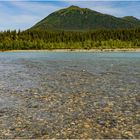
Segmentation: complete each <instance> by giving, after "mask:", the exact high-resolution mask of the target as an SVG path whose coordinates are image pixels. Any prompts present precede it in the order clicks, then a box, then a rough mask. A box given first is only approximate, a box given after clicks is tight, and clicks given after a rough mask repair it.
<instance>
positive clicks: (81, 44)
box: [0, 28, 140, 51]
mask: <svg viewBox="0 0 140 140" xmlns="http://www.w3.org/2000/svg"><path fill="white" fill-rule="evenodd" d="M115 48H140V28H137V29H117V30H116V29H114V30H105V29H102V30H94V31H88V32H74V31H58V32H57V31H55V32H53V31H40V30H26V31H22V32H21V31H20V30H19V31H10V30H8V31H4V32H0V50H1V51H5V50H29V49H30V50H31V49H34V50H38V49H115Z"/></svg>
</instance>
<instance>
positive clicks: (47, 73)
mask: <svg viewBox="0 0 140 140" xmlns="http://www.w3.org/2000/svg"><path fill="white" fill-rule="evenodd" d="M0 138H1V139H12V138H24V139H30V138H32V139H34V138H59V139H62V138H64V139H65V138H72V139H84V138H93V139H94V138H104V139H105V138H118V139H120V138H136V139H139V138H140V52H1V53H0Z"/></svg>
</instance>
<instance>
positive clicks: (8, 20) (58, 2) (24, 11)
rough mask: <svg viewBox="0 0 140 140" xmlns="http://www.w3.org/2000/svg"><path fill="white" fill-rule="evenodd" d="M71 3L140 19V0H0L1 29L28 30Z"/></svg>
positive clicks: (118, 15) (117, 15)
mask: <svg viewBox="0 0 140 140" xmlns="http://www.w3.org/2000/svg"><path fill="white" fill-rule="evenodd" d="M71 5H76V6H79V7H82V8H90V9H92V10H95V11H98V12H102V13H106V14H110V15H114V16H116V17H123V16H135V17H136V18H139V19H140V0H137V1H134V0H133V1H132V0H131V1H128V0H124V1H115V0H112V1H111V0H102V1H99V0H97V1H95V0H89V1H87V0H81V1H78V0H52V1H47V0H42V1H39V0H22V1H21V0H3V1H1V0H0V31H4V30H9V29H10V30H19V29H20V30H26V29H28V28H30V27H32V26H33V25H34V24H36V23H37V22H38V21H40V20H41V19H43V18H45V17H46V16H48V15H49V14H50V13H52V12H54V11H56V10H59V9H62V8H66V7H69V6H71Z"/></svg>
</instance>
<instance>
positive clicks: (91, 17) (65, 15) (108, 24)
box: [31, 6, 140, 31]
mask: <svg viewBox="0 0 140 140" xmlns="http://www.w3.org/2000/svg"><path fill="white" fill-rule="evenodd" d="M138 26H140V20H138V19H136V18H134V17H124V18H118V17H114V16H111V15H107V14H102V13H100V12H96V11H93V10H91V9H88V8H80V7H78V6H70V7H68V8H65V9H61V10H58V11H56V12H54V13H52V14H50V15H48V16H47V17H46V18H44V19H43V20H41V21H40V22H38V23H37V24H35V25H34V26H33V27H32V28H31V29H39V30H80V31H85V30H93V29H119V28H133V27H138Z"/></svg>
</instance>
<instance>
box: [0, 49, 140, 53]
mask: <svg viewBox="0 0 140 140" xmlns="http://www.w3.org/2000/svg"><path fill="white" fill-rule="evenodd" d="M1 52H140V48H137V49H135V48H134V49H133V48H128V49H90V50H87V49H53V50H6V51H1Z"/></svg>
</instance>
